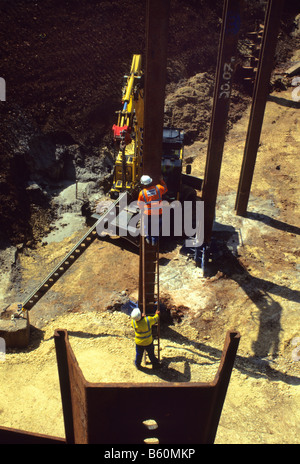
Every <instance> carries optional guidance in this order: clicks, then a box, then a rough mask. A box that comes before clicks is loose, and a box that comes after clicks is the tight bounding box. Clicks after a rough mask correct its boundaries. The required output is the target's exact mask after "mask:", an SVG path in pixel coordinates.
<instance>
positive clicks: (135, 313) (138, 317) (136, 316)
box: [131, 308, 142, 321]
mask: <svg viewBox="0 0 300 464" xmlns="http://www.w3.org/2000/svg"><path fill="white" fill-rule="evenodd" d="M131 318H132V319H134V320H135V321H139V320H141V319H142V314H141V311H140V310H139V308H134V310H133V311H132V312H131Z"/></svg>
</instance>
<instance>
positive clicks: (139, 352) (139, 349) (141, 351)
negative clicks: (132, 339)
mask: <svg viewBox="0 0 300 464" xmlns="http://www.w3.org/2000/svg"><path fill="white" fill-rule="evenodd" d="M135 346H136V356H135V365H136V367H140V365H141V362H142V357H143V354H144V350H146V351H147V353H148V356H149V358H150V361H151V363H152V364H158V359H157V357H156V356H155V354H154V345H153V342H152V343H150V345H146V346H142V345H137V344H136V345H135Z"/></svg>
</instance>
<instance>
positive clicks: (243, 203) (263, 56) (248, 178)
mask: <svg viewBox="0 0 300 464" xmlns="http://www.w3.org/2000/svg"><path fill="white" fill-rule="evenodd" d="M283 3H284V0H269V2H268V6H267V11H266V16H265V28H264V34H263V38H262V46H261V51H260V56H259V62H258V69H257V74H256V79H255V84H254V91H253V102H252V107H251V114H250V121H249V126H248V133H247V138H246V145H245V151H244V158H243V163H242V168H241V175H240V181H239V186H238V193H237V198H236V204H235V209H236V214H238V215H239V216H244V215H245V214H246V211H247V205H248V200H249V196H250V189H251V184H252V179H253V173H254V167H255V162H256V156H257V150H258V146H259V139H260V134H261V129H262V124H263V119H264V113H265V108H266V101H267V97H268V94H269V83H270V76H271V72H272V68H273V63H274V53H275V49H276V41H277V35H278V29H279V25H280V18H281V12H282V8H283Z"/></svg>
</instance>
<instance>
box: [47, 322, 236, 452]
mask: <svg viewBox="0 0 300 464" xmlns="http://www.w3.org/2000/svg"><path fill="white" fill-rule="evenodd" d="M54 339H55V347H56V353H57V362H58V367H59V377H60V386H61V394H62V401H63V404H65V405H71V410H70V408H69V406H68V407H66V408H64V409H63V413H64V421H65V424H67V427H66V441H67V443H70V442H69V440H68V436H70V437H71V443H76V444H101V443H103V444H106V445H107V444H139V443H140V444H143V443H144V442H145V439H147V438H149V437H153V435H154V436H155V437H157V439H158V440H159V444H172V443H174V444H178V443H183V444H196V443H197V444H198V443H199V444H201V443H213V442H214V440H215V436H216V432H217V428H218V424H219V420H220V416H221V412H222V408H223V404H224V401H225V397H226V393H227V388H228V385H229V381H230V377H231V372H232V369H233V365H234V361H235V357H236V352H237V349H238V345H239V340H240V335H239V333H237V332H227V334H226V339H225V343H224V348H223V351H222V356H221V360H220V366H219V369H218V372H217V374H216V376H215V378H214V379H213V380H212V381H211V382H209V383H208V382H207V383H200V382H183V383H178V382H161V383H158V382H154V383H107V382H106V383H91V382H88V381H86V379H85V378H84V376H83V373H82V371H81V369H80V367H79V364H78V362H77V360H76V357H75V355H74V352H73V350H72V348H71V346H70V342H69V340H68V333H67V331H66V330H57V331H56V332H55V335H54ZM99 356H101V352H100V353H99ZM66 361H67V365H66ZM165 374H167V373H166V372H165ZM148 419H154V420H155V421H156V423H157V425H158V428H157V430H147V428H146V427H145V425H144V423H143V422H144V421H146V420H148ZM72 423H73V427H71V428H70V424H72ZM67 431H68V432H67ZM73 432H74V442H73V436H72V433H73Z"/></svg>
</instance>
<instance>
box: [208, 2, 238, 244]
mask: <svg viewBox="0 0 300 464" xmlns="http://www.w3.org/2000/svg"><path fill="white" fill-rule="evenodd" d="M240 23H241V0H225V2H224V9H223V20H222V31H221V39H220V45H219V53H218V63H217V70H216V79H215V89H214V99H213V110H212V117H211V124H210V133H209V140H208V149H207V158H206V166H205V175H204V183H203V194H202V199H203V200H204V242H205V243H209V242H210V240H211V234H212V228H213V222H214V216H215V207H216V201H217V192H218V186H219V178H220V170H221V164H222V156H223V149H224V142H225V135H226V127H227V121H228V112H229V103H230V96H231V89H232V79H233V74H234V70H235V56H236V49H237V42H238V36H239V31H240Z"/></svg>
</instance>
